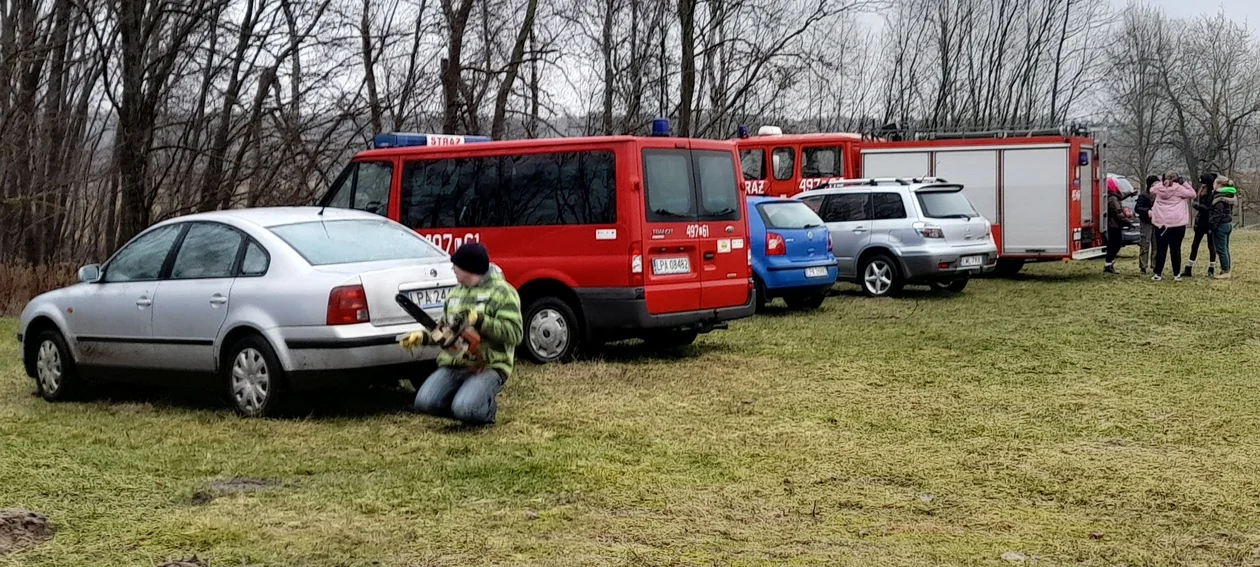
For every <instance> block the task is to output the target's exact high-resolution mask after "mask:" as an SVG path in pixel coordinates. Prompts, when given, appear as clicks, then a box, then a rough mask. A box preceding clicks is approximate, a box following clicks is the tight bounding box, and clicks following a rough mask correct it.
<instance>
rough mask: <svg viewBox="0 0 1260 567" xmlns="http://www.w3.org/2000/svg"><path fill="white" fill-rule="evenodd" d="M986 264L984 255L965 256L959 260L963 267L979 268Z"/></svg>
mask: <svg viewBox="0 0 1260 567" xmlns="http://www.w3.org/2000/svg"><path fill="white" fill-rule="evenodd" d="M983 264H984V256H963V257H962V258H959V260H958V266H959V267H962V268H979V267H980V266H982V265H983Z"/></svg>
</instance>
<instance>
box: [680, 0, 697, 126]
mask: <svg viewBox="0 0 1260 567" xmlns="http://www.w3.org/2000/svg"><path fill="white" fill-rule="evenodd" d="M696 1H697V0H678V30H679V32H678V33H679V42H680V43H681V44H682V55H681V58H682V59H681V61H680V63H681V65H682V76H681V77H679V100H678V135H679V136H682V137H684V138H687V137H690V136H691V118H692V116H691V111H692V104H693V102H694V99H695V89H696Z"/></svg>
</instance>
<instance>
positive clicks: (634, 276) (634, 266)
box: [630, 242, 643, 285]
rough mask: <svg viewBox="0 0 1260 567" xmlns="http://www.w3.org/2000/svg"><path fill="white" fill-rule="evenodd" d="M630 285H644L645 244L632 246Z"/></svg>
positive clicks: (636, 243)
mask: <svg viewBox="0 0 1260 567" xmlns="http://www.w3.org/2000/svg"><path fill="white" fill-rule="evenodd" d="M630 285H643V245H641V244H639V243H638V242H635V243H634V244H633V245H631V246H630Z"/></svg>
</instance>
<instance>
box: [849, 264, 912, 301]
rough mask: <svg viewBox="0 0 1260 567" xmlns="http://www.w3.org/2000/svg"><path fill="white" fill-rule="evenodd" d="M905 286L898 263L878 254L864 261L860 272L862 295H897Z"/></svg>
mask: <svg viewBox="0 0 1260 567" xmlns="http://www.w3.org/2000/svg"><path fill="white" fill-rule="evenodd" d="M905 285H906V283H905V282H904V281H902V280H901V270H900V269H898V268H897V263H896V262H894V261H893V259H892V258H889V257H888V256H885V255H883V254H876V255H874V256H871V257H869V258H867V259H866V260H864V261H863V262H862V268H861V270H859V271H858V286H860V287H861V288H862V293H865V294H866V295H867V296H869V297H889V296H892V295H896V294H897V292H899V291H901V289H902V288H903V287H905Z"/></svg>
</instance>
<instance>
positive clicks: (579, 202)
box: [399, 150, 617, 229]
mask: <svg viewBox="0 0 1260 567" xmlns="http://www.w3.org/2000/svg"><path fill="white" fill-rule="evenodd" d="M616 171H617V166H616V160H615V157H614V155H613V152H611V151H604V150H599V151H590V152H566V153H550V154H527V155H511V156H490V157H476V158H457V159H444V160H434V161H413V162H407V164H406V165H405V166H403V180H402V183H403V187H402V203H401V207H400V209H401V211H400V215H399V217H400V218H401V220H402V222H403V224H406V225H407V226H410V227H411V228H417V229H433V228H472V227H498V226H544V225H565V224H612V223H615V222H616V221H617V202H616Z"/></svg>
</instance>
